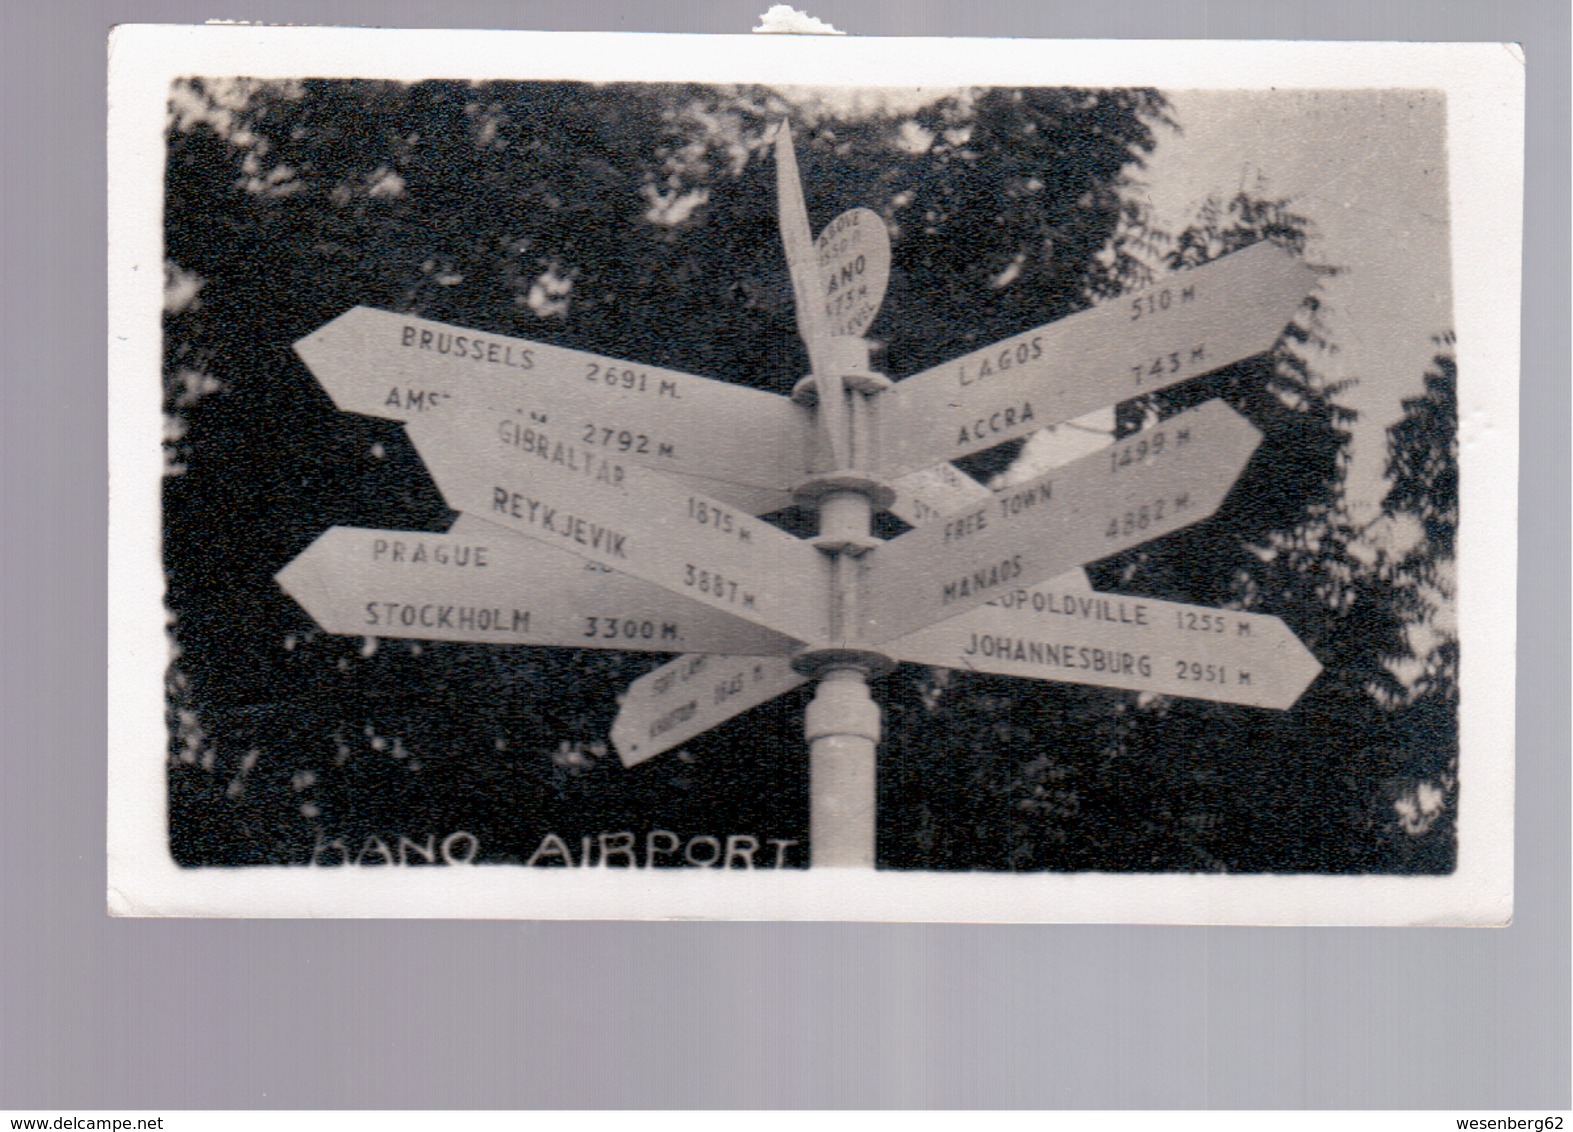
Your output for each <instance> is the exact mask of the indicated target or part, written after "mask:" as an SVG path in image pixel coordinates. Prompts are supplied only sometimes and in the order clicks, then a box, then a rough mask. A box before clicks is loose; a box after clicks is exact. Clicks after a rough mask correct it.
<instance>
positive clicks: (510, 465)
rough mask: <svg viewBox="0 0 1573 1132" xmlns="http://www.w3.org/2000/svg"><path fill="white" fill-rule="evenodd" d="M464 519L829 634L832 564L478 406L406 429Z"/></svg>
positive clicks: (650, 478)
mask: <svg viewBox="0 0 1573 1132" xmlns="http://www.w3.org/2000/svg"><path fill="white" fill-rule="evenodd" d="M406 428H407V429H408V431H409V434H410V439H411V440H412V441H413V442H414V444H415V449H416V451H417V452H418V453H419V454H420V456H421V459H422V460H424V461H425V463H426V467H427V469H428V470H429V471H430V472H431V474H432V478H433V479H434V480H436V481H437V488H438V490H439V491H441V492H442V494H443V498H444V499H446V500H447V502H448V506H450V507H452V508H453V509H454V510H455V511H464V512H467V513H469V514H471V515H473V516H475V517H477V518H483V519H485V520H486V521H487V522H491V523H497V524H499V525H501V526H505V527H508V528H510V529H511V530H514V531H517V532H519V533H520V534H523V535H526V536H528V537H529V538H532V539H537V540H539V541H542V542H546V543H549V544H550V545H552V546H554V547H556V548H558V549H560V550H565V551H567V552H569V553H570V554H574V555H578V556H579V557H581V558H587V559H589V560H590V561H592V562H598V563H602V564H604V565H607V566H610V567H612V568H613V569H614V570H619V571H621V572H622V573H625V574H631V575H632V576H634V577H636V578H642V579H644V580H645V581H647V582H653V583H655V584H656V585H658V586H661V587H662V588H664V589H666V590H668V591H669V592H671V593H674V594H678V595H680V596H682V597H685V598H689V599H691V600H693V601H696V602H699V603H700V604H702V605H707V606H710V607H712V608H714V609H719V610H721V611H722V612H723V613H729V614H732V615H733V616H736V617H741V618H744V619H745V620H748V621H752V622H754V623H755V624H758V625H763V626H765V627H766V628H770V629H774V630H776V631H777V632H779V633H784V634H786V635H788V636H790V637H793V638H795V639H797V640H802V641H808V640H814V639H822V638H823V637H824V636H825V635H826V634H827V633H828V614H827V595H828V593H829V573H830V564H829V560H828V559H827V558H825V557H824V556H823V555H821V554H820V553H819V552H818V551H817V550H815V549H814V548H813V547H812V546H810V545H809V544H808V543H806V542H804V541H802V540H801V539H797V538H794V537H792V536H791V535H789V534H787V533H786V532H785V531H783V530H781V529H780V528H778V527H773V526H771V525H770V524H769V523H764V522H761V521H759V520H757V519H755V518H753V517H752V516H749V515H745V514H742V513H741V512H738V511H734V510H732V509H730V508H728V507H725V506H723V505H721V504H719V503H717V502H716V501H714V500H712V499H709V498H707V497H706V496H704V495H700V494H698V493H697V492H690V491H688V490H686V489H685V487H684V485H682V484H680V483H674V482H673V481H671V480H669V479H667V478H666V477H665V476H663V475H661V473H659V472H653V471H651V470H650V469H648V468H643V467H640V466H639V465H637V464H632V463H627V462H624V461H623V460H621V459H619V458H616V457H609V456H607V455H604V454H603V453H602V451H601V450H600V449H597V448H589V447H581V446H578V445H574V444H555V445H552V446H549V447H546V448H543V447H541V446H539V445H537V444H536V443H535V442H534V434H533V433H532V432H531V425H530V421H529V418H527V417H525V416H523V415H522V414H516V413H504V412H501V411H490V410H486V409H475V408H471V407H468V406H453V407H450V408H449V409H447V410H445V411H442V412H439V413H435V414H431V415H428V416H424V417H420V418H418V419H416V420H413V421H410V422H409V424H408V425H407V426H406Z"/></svg>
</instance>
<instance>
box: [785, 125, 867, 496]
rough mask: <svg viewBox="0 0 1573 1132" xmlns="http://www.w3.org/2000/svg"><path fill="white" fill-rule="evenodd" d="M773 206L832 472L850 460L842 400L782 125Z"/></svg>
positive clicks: (810, 241)
mask: <svg viewBox="0 0 1573 1132" xmlns="http://www.w3.org/2000/svg"><path fill="white" fill-rule="evenodd" d="M776 201H777V205H778V214H779V217H780V227H781V243H782V245H783V247H784V248H785V250H786V261H787V270H788V272H789V273H790V274H791V276H792V299H793V304H794V309H795V310H796V312H797V329H798V333H799V334H800V335H801V336H802V338H803V345H804V347H805V348H806V349H807V350H808V364H809V368H810V369H811V370H813V372H814V376H815V384H816V392H817V394H818V398H819V423H820V435H822V436H823V437H824V438H825V440H826V442H827V444H826V447H827V448H828V450H829V452H830V454H831V459H832V462H833V463H834V464H835V466H836V467H837V468H844V467H846V466H847V463H848V457H849V452H848V442H847V425H846V419H847V407H846V398H845V396H844V394H843V392H842V389H843V385H842V380H841V376H842V375H841V371H840V370H839V369H837V368H836V367H835V366H834V365H832V364H831V361H830V353H829V351H828V350H827V349H826V344H827V341H828V339H829V338H830V337H831V333H830V323H829V321H828V320H827V319H826V317H825V310H824V304H823V302H822V301H821V297H820V296H821V294H822V292H823V290H824V284H823V282H822V281H821V280H820V278H819V262H818V256H817V255H816V254H815V250H814V241H813V237H812V236H811V235H810V234H809V227H808V208H807V206H806V205H805V204H804V202H803V183H802V181H801V180H800V179H799V177H798V172H797V155H796V154H795V153H794V152H793V150H792V127H791V126H790V125H789V124H788V123H786V122H782V123H781V126H780V128H779V129H778V130H776Z"/></svg>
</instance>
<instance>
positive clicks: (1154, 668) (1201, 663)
mask: <svg viewBox="0 0 1573 1132" xmlns="http://www.w3.org/2000/svg"><path fill="white" fill-rule="evenodd" d="M1066 581H1069V582H1070V584H1063V583H1065V582H1066ZM883 648H884V650H885V651H886V652H888V653H889V654H890V655H891V656H893V657H895V658H896V659H897V660H905V661H911V662H914V663H917V664H937V665H942V666H943V667H945V668H965V669H973V670H976V671H978V672H995V673H999V674H1001V675H1004V676H1026V677H1032V678H1034V679H1039V680H1059V681H1064V682H1066V683H1071V684H1093V685H1096V686H1098V687H1102V688H1126V689H1129V690H1131V691H1140V692H1160V693H1162V694H1164V695H1170V696H1187V697H1190V698H1192V699H1199V700H1213V701H1216V702H1220V703H1230V704H1248V705H1250V706H1252V707H1263V708H1276V709H1279V710H1284V709H1287V708H1289V707H1292V706H1293V705H1294V702H1295V701H1296V700H1297V699H1299V698H1300V694H1301V693H1302V692H1304V691H1305V689H1306V687H1307V686H1309V684H1310V683H1311V681H1312V680H1314V679H1316V675H1317V673H1319V672H1320V671H1321V670H1322V666H1321V664H1320V663H1318V662H1317V659H1316V658H1315V657H1314V656H1312V655H1311V653H1310V651H1309V650H1307V649H1306V647H1305V646H1304V645H1303V644H1301V643H1300V641H1299V639H1298V638H1297V637H1295V635H1294V634H1293V633H1292V632H1290V631H1289V628H1288V626H1286V625H1285V624H1284V623H1283V622H1282V621H1280V620H1279V619H1278V618H1276V617H1269V616H1266V615H1264V614H1260V613H1237V612H1235V611H1233V610H1224V609H1208V608H1205V607H1203V606H1196V605H1182V604H1180V603H1178V602H1172V601H1153V600H1151V599H1148V598H1138V597H1121V596H1119V595H1116V594H1100V593H1093V592H1092V591H1090V590H1088V589H1086V588H1085V587H1084V586H1081V585H1078V584H1076V581H1075V580H1074V579H1057V580H1056V581H1055V582H1051V583H1049V584H1047V585H1042V586H1035V587H1033V588H1031V589H1014V590H1011V591H1010V592H1009V593H1006V594H1001V595H1000V596H999V597H998V598H996V599H995V600H994V601H991V602H989V603H988V604H987V605H984V606H981V607H979V608H977V609H974V610H972V611H971V612H969V613H963V614H962V615H961V616H960V617H954V618H952V619H951V620H949V621H943V622H941V623H940V624H938V625H932V626H930V627H929V628H927V629H922V630H919V631H918V632H916V633H913V634H911V635H909V636H905V637H900V638H898V639H896V640H894V641H889V642H887V643H886V644H885V645H884V646H883Z"/></svg>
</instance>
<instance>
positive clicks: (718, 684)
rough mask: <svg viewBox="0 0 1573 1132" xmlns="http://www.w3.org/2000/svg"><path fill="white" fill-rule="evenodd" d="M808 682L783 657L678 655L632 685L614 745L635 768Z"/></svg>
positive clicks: (615, 727) (616, 724) (614, 729)
mask: <svg viewBox="0 0 1573 1132" xmlns="http://www.w3.org/2000/svg"><path fill="white" fill-rule="evenodd" d="M807 679H808V677H806V676H800V675H799V674H798V673H796V672H794V671H793V670H792V665H791V663H790V662H789V661H788V660H787V658H786V657H781V656H680V657H678V658H677V659H676V660H672V661H668V662H667V663H666V664H663V665H662V666H661V667H660V668H657V669H656V670H655V671H653V672H647V673H645V674H644V675H643V676H641V677H639V679H637V680H635V681H634V682H633V683H632V684H630V685H628V691H627V692H626V693H625V694H624V696H623V698H622V706H621V708H620V710H619V711H618V713H617V719H616V721H615V722H613V724H612V745H613V746H614V747H616V748H617V755H618V757H619V758H620V759H622V760H623V765H624V766H634V765H636V764H638V763H642V762H644V761H645V760H646V759H650V758H654V757H655V756H656V755H659V754H661V753H662V752H663V751H670V750H671V749H672V748H673V747H679V746H682V744H684V743H686V742H688V740H690V739H692V738H693V737H694V736H695V735H701V734H703V733H704V732H706V731H709V730H710V729H711V728H712V727H719V726H720V725H721V724H723V723H725V722H726V721H727V720H729V719H732V718H733V717H734V716H739V715H742V714H743V713H744V712H745V711H748V710H749V709H750V708H755V707H758V706H759V705H760V704H762V703H764V702H766V701H767V700H773V699H775V698H776V697H777V696H779V695H783V694H785V693H787V692H790V691H791V690H792V689H793V688H796V687H797V686H798V685H800V684H802V683H804V682H805V681H806V680H807Z"/></svg>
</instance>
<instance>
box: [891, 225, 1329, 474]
mask: <svg viewBox="0 0 1573 1132" xmlns="http://www.w3.org/2000/svg"><path fill="white" fill-rule="evenodd" d="M1315 278H1316V276H1315V273H1314V272H1313V271H1312V270H1311V269H1310V268H1308V267H1306V266H1305V265H1304V264H1303V263H1301V262H1299V261H1298V260H1296V259H1294V258H1293V257H1292V256H1291V255H1290V254H1289V253H1288V252H1286V251H1284V250H1282V249H1281V248H1279V247H1277V246H1276V245H1274V244H1271V243H1267V242H1265V241H1264V242H1262V243H1258V244H1253V245H1251V246H1250V247H1249V248H1246V249H1244V250H1242V251H1238V252H1234V253H1233V254H1231V255H1227V256H1224V257H1222V258H1221V259H1217V260H1214V261H1213V262H1212V263H1208V264H1204V265H1203V266H1201V267H1196V268H1192V269H1190V270H1189V271H1181V272H1176V273H1174V274H1173V275H1172V276H1170V277H1169V278H1167V279H1164V280H1162V281H1160V282H1158V283H1156V284H1154V285H1153V286H1151V287H1147V288H1145V289H1143V290H1141V291H1138V292H1136V293H1134V294H1130V295H1126V296H1123V297H1122V298H1119V299H1115V300H1111V301H1108V302H1105V303H1100V304H1098V305H1097V306H1094V307H1092V308H1090V309H1088V310H1085V311H1081V312H1079V313H1077V314H1073V315H1071V316H1069V317H1068V318H1063V319H1061V320H1059V321H1058V322H1053V323H1049V324H1048V325H1046V326H1040V327H1038V328H1037V329H1036V330H1029V331H1027V332H1026V333H1024V334H1018V335H1016V336H1014V337H1012V338H1006V339H1005V340H1003V341H1001V342H996V343H995V344H994V345H992V346H986V347H984V348H983V349H981V350H975V351H973V352H972V353H970V354H967V355H965V356H964V357H961V358H958V359H956V360H955V361H953V362H947V363H946V364H944V365H942V366H936V367H935V368H933V369H930V370H925V371H923V372H922V373H918V374H914V375H913V376H912V377H909V378H907V379H905V380H904V381H899V382H897V383H896V384H895V386H894V387H892V388H891V390H890V391H889V392H888V393H886V394H884V395H883V396H884V404H883V405H882V406H881V410H880V416H881V419H882V421H883V425H882V428H883V432H884V441H883V452H884V453H885V466H884V473H885V475H886V476H887V477H894V476H897V475H900V474H902V473H904V472H908V471H912V470H913V469H916V468H926V467H929V466H930V465H932V464H934V463H935V462H936V461H939V460H956V459H959V458H960V457H962V456H966V455H970V454H971V453H973V452H981V451H983V450H984V449H985V448H992V447H994V446H995V445H996V444H1002V443H1004V442H1005V441H1007V440H1014V439H1016V438H1017V437H1021V436H1025V435H1027V434H1028V433H1030V432H1033V431H1035V430H1037V429H1040V428H1042V427H1044V426H1045V425H1051V424H1057V423H1059V422H1061V421H1067V420H1070V419H1072V418H1073V417H1079V416H1081V415H1082V414H1084V413H1088V412H1091V411H1092V410H1094V409H1099V408H1102V407H1104V406H1107V405H1112V404H1116V403H1117V402H1120V401H1125V400H1128V399H1130V398H1132V397H1136V396H1139V395H1141V394H1144V393H1151V392H1153V391H1154V390H1157V389H1162V388H1164V387H1166V386H1169V385H1174V384H1176V383H1177V382H1181V381H1185V380H1187V379H1188V378H1192V377H1196V376H1198V375H1200V374H1204V373H1209V372H1211V371H1212V370H1215V369H1219V368H1221V367H1223V366H1226V365H1232V364H1233V363H1234V362H1237V361H1240V360H1241V359H1243V358H1248V357H1251V356H1252V355H1254V354H1259V353H1261V352H1263V351H1264V350H1267V349H1270V348H1271V347H1272V345H1273V343H1274V342H1276V341H1277V340H1278V337H1279V335H1280V334H1282V333H1283V329H1284V326H1285V325H1286V324H1287V323H1288V322H1289V320H1290V319H1291V318H1292V317H1294V313H1295V311H1296V310H1298V309H1299V307H1300V304H1301V302H1302V301H1303V300H1304V299H1305V296H1306V293H1307V292H1308V291H1309V290H1310V288H1311V284H1312V283H1313V282H1314V280H1315Z"/></svg>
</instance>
